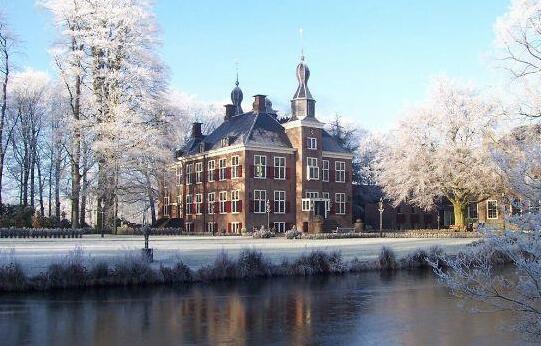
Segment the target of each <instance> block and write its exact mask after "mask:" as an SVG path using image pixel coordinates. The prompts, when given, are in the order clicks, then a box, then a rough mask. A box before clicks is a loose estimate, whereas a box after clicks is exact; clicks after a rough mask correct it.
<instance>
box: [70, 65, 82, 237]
mask: <svg viewBox="0 0 541 346" xmlns="http://www.w3.org/2000/svg"><path fill="white" fill-rule="evenodd" d="M80 94H81V77H79V76H77V77H76V78H75V96H74V97H75V100H73V102H74V105H73V121H74V123H75V124H74V128H73V139H72V141H73V142H72V147H71V155H72V160H71V228H78V227H79V194H80V189H81V171H80V168H81V167H80V161H81V130H80V128H79V126H80V124H79V119H80V104H79V102H80Z"/></svg>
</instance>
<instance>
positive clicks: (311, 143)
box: [306, 137, 317, 150]
mask: <svg viewBox="0 0 541 346" xmlns="http://www.w3.org/2000/svg"><path fill="white" fill-rule="evenodd" d="M306 139H307V142H308V143H307V148H308V149H310V150H317V138H316V137H307V138H306Z"/></svg>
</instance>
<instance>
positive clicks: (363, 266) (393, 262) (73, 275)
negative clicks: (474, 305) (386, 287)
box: [0, 247, 443, 292]
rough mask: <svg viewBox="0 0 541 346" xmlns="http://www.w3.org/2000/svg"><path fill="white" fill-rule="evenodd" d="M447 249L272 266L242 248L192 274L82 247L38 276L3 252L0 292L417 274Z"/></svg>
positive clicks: (316, 257)
mask: <svg viewBox="0 0 541 346" xmlns="http://www.w3.org/2000/svg"><path fill="white" fill-rule="evenodd" d="M442 255H443V250H442V249H440V248H439V247H433V248H431V249H430V250H428V251H425V250H417V251H415V252H413V253H410V254H409V255H407V256H405V257H403V258H400V259H398V258H396V256H395V254H394V252H393V251H392V250H391V249H390V248H386V247H383V248H382V249H381V251H380V254H379V256H378V258H377V259H375V260H370V261H361V260H359V259H357V258H354V259H352V260H350V261H345V260H344V259H343V257H342V255H341V253H340V252H324V251H319V250H317V251H312V252H309V253H306V254H303V255H301V256H300V257H298V258H296V259H293V260H287V259H283V260H282V261H281V262H279V263H273V262H272V261H271V260H270V259H268V258H267V257H266V256H265V255H263V254H262V253H261V252H260V251H258V250H254V249H243V250H241V252H240V253H239V255H238V257H236V258H233V257H231V256H229V255H228V254H227V253H226V252H223V251H222V252H220V253H219V254H218V255H217V257H216V259H215V260H214V262H213V263H211V264H209V265H206V266H203V267H201V268H199V269H197V270H193V269H191V268H189V267H188V266H187V265H185V264H184V263H183V262H182V261H181V260H180V259H179V260H178V261H176V263H174V264H173V265H170V266H163V265H160V266H159V267H156V266H155V265H152V264H151V263H148V262H147V261H146V260H145V258H144V257H142V256H140V255H135V254H132V255H126V256H125V257H123V258H122V259H121V260H118V261H116V262H114V263H106V262H104V261H99V260H91V261H87V258H85V256H86V255H85V253H84V252H83V250H82V249H80V248H76V249H75V250H73V251H71V252H70V253H69V254H67V255H66V256H64V257H63V258H62V260H60V261H58V262H56V263H53V264H51V265H50V266H49V267H48V268H47V270H46V271H44V272H41V273H40V274H38V275H34V276H30V275H27V273H26V272H25V270H24V268H23V267H22V266H21V265H20V264H18V263H17V261H16V260H15V259H13V256H9V255H6V254H4V257H5V258H4V259H3V261H2V262H3V263H4V264H3V265H1V266H0V292H1V291H4V292H7V291H33V290H38V291H42V290H50V289H66V288H82V287H100V286H101V287H104V286H137V285H158V284H168V285H177V284H185V283H191V282H212V281H218V280H235V279H237V280H238V279H250V278H256V277H266V278H271V277H281V276H309V275H320V274H342V273H348V272H351V273H353V272H362V271H377V270H379V271H389V270H399V269H409V270H415V269H419V268H429V264H428V262H427V260H430V261H438V258H440V257H441V256H442Z"/></svg>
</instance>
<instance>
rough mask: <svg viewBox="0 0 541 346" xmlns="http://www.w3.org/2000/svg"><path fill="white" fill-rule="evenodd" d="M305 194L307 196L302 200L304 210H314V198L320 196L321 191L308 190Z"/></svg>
mask: <svg viewBox="0 0 541 346" xmlns="http://www.w3.org/2000/svg"><path fill="white" fill-rule="evenodd" d="M304 195H305V196H306V198H303V199H302V200H301V206H302V211H312V210H314V203H313V201H312V199H314V198H319V192H317V191H306V192H305V193H304Z"/></svg>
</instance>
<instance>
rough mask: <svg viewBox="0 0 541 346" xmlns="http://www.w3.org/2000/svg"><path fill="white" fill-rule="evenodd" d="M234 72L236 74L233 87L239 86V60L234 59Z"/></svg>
mask: <svg viewBox="0 0 541 346" xmlns="http://www.w3.org/2000/svg"><path fill="white" fill-rule="evenodd" d="M235 71H236V73H237V81H236V82H235V85H236V86H239V59H235Z"/></svg>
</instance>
